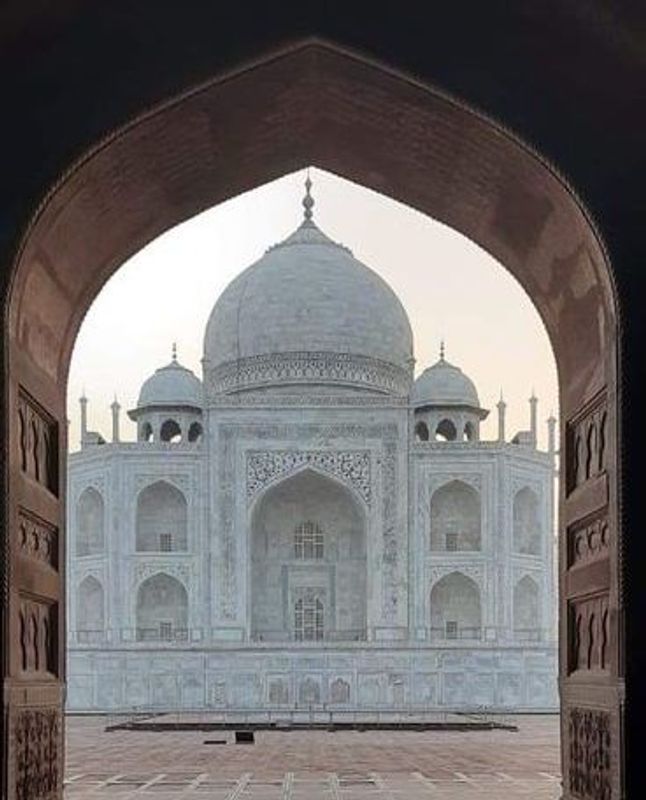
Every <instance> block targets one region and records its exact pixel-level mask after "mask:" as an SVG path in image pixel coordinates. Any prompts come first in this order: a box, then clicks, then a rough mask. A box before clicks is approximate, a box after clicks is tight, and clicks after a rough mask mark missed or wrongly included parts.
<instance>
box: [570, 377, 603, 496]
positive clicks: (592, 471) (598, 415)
mask: <svg viewBox="0 0 646 800" xmlns="http://www.w3.org/2000/svg"><path fill="white" fill-rule="evenodd" d="M607 424H608V406H607V399H606V393H605V391H603V392H600V393H599V394H598V395H597V396H596V397H595V398H594V400H593V401H592V402H590V403H589V404H588V405H587V406H586V407H585V409H584V410H583V411H582V412H580V413H579V414H577V415H576V416H575V417H573V418H572V419H571V420H570V421H569V422H568V423H567V425H566V431H565V440H566V461H565V467H566V485H567V491H568V493H569V492H572V491H573V490H574V489H576V488H577V486H581V485H582V484H584V483H585V482H586V481H588V480H590V479H591V478H595V477H596V476H597V475H600V474H601V473H602V472H605V469H606V459H607V450H606V442H607V430H606V429H607Z"/></svg>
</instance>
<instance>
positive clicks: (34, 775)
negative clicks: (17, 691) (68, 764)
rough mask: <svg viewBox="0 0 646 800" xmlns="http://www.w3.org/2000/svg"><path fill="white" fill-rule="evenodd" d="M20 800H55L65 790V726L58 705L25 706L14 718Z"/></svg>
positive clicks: (14, 751) (13, 741) (15, 754)
mask: <svg viewBox="0 0 646 800" xmlns="http://www.w3.org/2000/svg"><path fill="white" fill-rule="evenodd" d="M11 748H12V750H13V753H12V755H13V758H12V763H13V765H14V770H15V794H14V796H15V798H16V800H54V799H55V798H59V797H61V792H62V761H63V750H62V726H61V713H60V711H59V709H57V708H24V709H20V710H19V711H17V712H16V713H15V715H14V717H13V725H12V730H11Z"/></svg>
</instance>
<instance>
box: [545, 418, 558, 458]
mask: <svg viewBox="0 0 646 800" xmlns="http://www.w3.org/2000/svg"><path fill="white" fill-rule="evenodd" d="M547 452H548V453H549V454H550V458H551V459H552V460H554V456H555V455H556V417H555V416H554V414H550V415H549V417H548V418H547Z"/></svg>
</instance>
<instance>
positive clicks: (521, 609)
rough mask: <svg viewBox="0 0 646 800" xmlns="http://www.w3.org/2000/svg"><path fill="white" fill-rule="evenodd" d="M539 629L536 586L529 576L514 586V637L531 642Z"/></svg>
mask: <svg viewBox="0 0 646 800" xmlns="http://www.w3.org/2000/svg"><path fill="white" fill-rule="evenodd" d="M540 628H541V609H540V598H539V588H538V584H537V583H536V581H535V580H534V579H533V578H530V576H529V575H525V577H524V578H521V580H519V581H518V583H517V584H516V585H515V586H514V637H515V638H517V639H523V640H525V639H529V640H533V639H536V638H538V635H539V633H540Z"/></svg>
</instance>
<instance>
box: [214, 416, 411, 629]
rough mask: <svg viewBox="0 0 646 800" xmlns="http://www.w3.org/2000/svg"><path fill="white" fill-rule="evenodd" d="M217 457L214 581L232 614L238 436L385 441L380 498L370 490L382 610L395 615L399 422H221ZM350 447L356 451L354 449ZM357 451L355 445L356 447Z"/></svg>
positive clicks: (225, 615) (399, 586)
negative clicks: (376, 508) (377, 531)
mask: <svg viewBox="0 0 646 800" xmlns="http://www.w3.org/2000/svg"><path fill="white" fill-rule="evenodd" d="M219 431H220V442H221V458H220V459H219V461H218V464H219V472H218V476H217V484H218V491H219V502H218V504H217V514H218V530H219V532H220V537H219V545H220V551H219V554H218V555H219V557H218V559H217V574H216V586H217V587H218V593H219V614H220V617H221V618H222V619H224V620H235V619H236V617H237V614H238V609H239V605H238V603H239V596H238V590H237V589H238V574H237V571H238V564H237V561H238V558H237V556H238V552H237V550H238V546H239V545H238V542H237V541H236V536H235V519H236V463H237V453H238V449H237V444H238V439H239V438H245V439H253V440H255V441H261V442H265V441H266V442H275V441H281V440H282V441H285V440H289V441H294V440H297V441H299V442H303V444H304V446H305V447H307V445H308V444H309V445H310V446H311V445H312V444H315V445H319V447H320V446H328V445H329V443H330V442H334V441H335V440H337V441H338V440H341V441H345V440H347V439H359V440H361V441H362V442H365V440H367V439H377V440H380V441H381V442H383V443H384V444H383V450H382V455H381V457H378V458H377V459H376V462H377V464H378V469H379V470H380V472H381V486H382V492H381V493H380V495H381V499H380V500H378V499H377V498H376V497H374V496H372V497H371V500H372V502H373V503H377V502H379V504H380V507H381V525H382V526H383V527H382V531H383V533H382V537H383V538H382V551H383V570H382V614H383V617H384V619H385V620H391V621H395V620H396V619H397V615H398V613H399V609H400V607H401V606H402V604H403V599H402V598H403V595H402V592H403V583H402V581H401V580H400V576H399V572H400V570H401V557H400V543H399V535H404V534H403V532H401V531H399V529H398V526H397V508H398V506H397V503H398V499H397V498H398V494H397V485H398V475H397V440H398V435H399V432H398V427H397V425H395V424H392V423H385V424H377V423H374V424H366V425H361V424H354V423H347V424H309V423H302V424H297V423H292V424H274V425H272V424H267V425H249V424H245V425H244V426H241V425H236V424H225V425H222V426H221V427H220V429H219ZM352 452H354V451H352ZM357 452H358V451H357Z"/></svg>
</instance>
